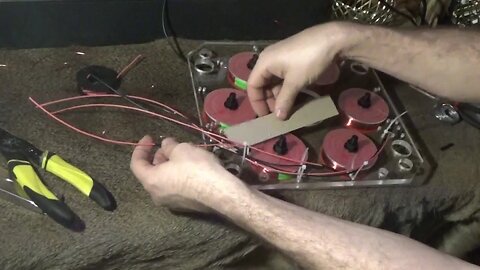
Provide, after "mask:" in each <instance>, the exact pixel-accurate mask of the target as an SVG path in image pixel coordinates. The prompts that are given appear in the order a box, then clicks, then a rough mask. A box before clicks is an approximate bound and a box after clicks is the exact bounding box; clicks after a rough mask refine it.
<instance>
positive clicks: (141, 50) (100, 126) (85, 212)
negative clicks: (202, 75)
mask: <svg viewBox="0 0 480 270" xmlns="http://www.w3.org/2000/svg"><path fill="white" fill-rule="evenodd" d="M198 44H199V43H198V42H190V41H183V43H182V46H184V48H186V49H185V50H186V51H188V49H189V48H193V47H194V46H196V45H198ZM75 51H82V52H85V53H86V54H85V55H77V54H75ZM137 54H144V55H145V56H146V57H147V59H146V60H145V61H144V62H143V63H142V64H141V65H140V66H138V67H137V68H135V69H134V70H132V71H131V72H130V73H129V74H128V75H127V77H126V78H125V80H124V82H123V84H122V88H123V89H126V90H127V91H128V92H129V93H131V94H137V95H142V96H146V97H151V98H154V99H157V100H160V101H163V102H165V103H167V104H172V105H175V106H176V107H178V108H180V109H182V110H183V111H186V112H189V113H191V114H193V113H194V112H195V110H194V100H193V96H192V92H191V91H192V90H191V86H190V78H189V76H188V68H187V66H186V64H184V63H182V62H181V61H180V60H178V59H177V58H176V57H175V55H174V54H173V52H172V51H171V49H170V48H169V47H168V46H167V43H166V42H165V41H156V42H152V43H148V44H140V45H127V46H108V47H95V48H75V47H71V48H57V49H32V50H3V51H0V64H6V65H7V66H6V67H0V82H1V83H2V84H1V89H0V93H1V96H0V97H1V99H0V104H1V108H2V112H1V117H0V122H1V124H2V126H3V127H4V128H6V129H8V130H9V131H11V132H12V133H14V134H17V135H18V136H21V137H23V138H25V139H27V140H29V141H30V142H32V143H33V144H35V145H37V146H38V147H40V148H42V149H45V150H47V149H48V150H51V151H55V152H56V153H58V154H60V155H61V156H63V157H64V158H65V159H67V160H69V161H70V162H72V163H73V164H75V165H77V166H78V167H80V168H82V169H84V170H85V171H87V172H88V173H89V174H91V175H92V176H93V177H95V178H96V179H97V180H98V181H100V182H102V183H104V184H105V185H106V186H107V187H108V188H109V189H110V190H111V191H112V193H113V194H114V195H115V197H116V199H117V201H118V209H117V210H116V211H115V212H113V213H109V212H105V211H103V210H102V209H101V208H99V207H97V206H96V205H95V204H94V203H93V202H91V201H90V200H89V199H88V198H85V197H84V196H83V195H81V194H80V193H79V192H77V191H76V190H75V189H74V188H72V187H71V186H69V185H68V184H66V183H63V182H62V181H58V179H56V178H55V177H52V176H50V175H45V174H44V176H45V179H46V181H47V183H48V184H49V185H50V187H51V189H52V190H53V191H54V192H56V193H57V194H61V195H64V196H65V198H66V202H67V204H69V205H70V206H71V208H72V209H73V210H74V211H75V212H76V213H77V214H78V215H79V216H80V217H81V218H82V219H83V220H84V221H85V223H86V226H87V227H86V230H85V232H83V233H72V232H70V231H68V230H66V229H64V228H62V227H61V226H59V225H56V224H55V223H54V222H52V221H51V220H49V218H48V217H46V216H42V215H38V214H36V213H31V212H29V211H27V210H25V209H23V208H20V207H17V206H14V205H12V204H10V203H8V202H4V201H1V200H0V207H2V209H3V210H2V215H1V220H0V231H1V232H2V234H1V235H2V237H3V239H2V241H1V244H0V265H2V268H3V269H99V268H101V269H152V268H157V269H199V268H215V267H216V266H218V265H221V264H223V263H226V262H229V261H231V260H233V259H235V258H238V257H241V256H242V255H243V254H245V253H248V252H249V251H250V250H251V249H252V248H253V247H254V246H255V245H256V244H257V242H256V241H255V240H252V239H251V237H250V236H249V235H248V234H246V233H244V232H242V231H241V230H240V229H238V228H236V227H234V226H232V225H230V224H229V223H228V222H226V221H224V220H223V219H221V218H219V217H214V216H213V217H203V218H190V217H186V216H179V215H173V214H172V213H170V212H169V211H168V210H166V209H164V208H161V207H154V205H153V204H152V202H151V200H150V198H149V197H148V195H147V194H146V192H144V191H143V188H142V187H141V185H140V184H139V183H138V182H137V181H136V180H135V178H134V177H133V175H132V174H131V172H130V170H129V160H130V154H131V147H128V146H115V145H110V144H105V143H101V142H98V141H96V140H94V139H91V138H87V137H84V136H82V135H79V134H77V133H74V132H73V131H71V130H68V129H66V128H64V127H62V126H61V125H59V124H58V123H56V122H54V121H52V120H50V119H49V118H48V117H47V116H46V115H45V114H43V113H42V112H40V111H39V110H37V109H35V108H34V106H33V105H32V104H31V103H30V102H29V101H28V97H29V96H32V97H34V98H35V99H36V100H38V101H40V102H44V101H49V100H53V99H58V98H62V97H70V96H73V95H77V94H78V92H77V90H76V84H75V72H76V71H77V70H78V69H79V68H81V67H83V66H85V65H87V64H99V65H105V66H108V67H112V68H115V69H117V70H118V69H120V68H121V67H123V66H124V65H126V64H127V63H128V62H129V61H130V60H131V59H133V58H134V57H135V56H136V55H137ZM401 88H402V87H401ZM403 88H405V87H403ZM398 94H399V96H400V97H401V99H402V100H403V101H404V103H405V106H406V108H407V109H408V110H409V112H410V113H409V114H410V116H411V117H412V119H413V121H414V123H415V126H416V127H417V128H418V129H419V131H420V135H421V137H422V138H423V139H424V140H425V141H426V143H427V146H428V148H429V149H430V152H431V153H432V154H433V156H434V158H435V160H436V162H438V165H439V166H438V168H437V170H436V172H435V174H434V176H433V178H432V179H431V180H430V181H429V183H427V184H426V185H424V186H421V187H395V188H392V187H387V188H362V189H347V190H318V191H289V192H282V195H283V197H284V198H285V199H286V200H288V201H291V202H294V203H296V204H299V205H302V206H305V207H307V208H309V209H312V210H315V211H319V212H322V213H326V214H329V215H332V216H335V217H339V218H344V219H347V220H352V221H355V222H359V223H364V224H369V225H372V226H377V227H381V226H383V225H384V223H385V219H386V216H387V215H392V214H393V215H395V217H396V219H397V220H398V223H399V224H401V228H399V229H398V231H400V232H403V233H405V234H408V233H409V229H410V228H411V226H413V225H415V224H417V223H419V222H420V221H421V219H422V218H423V216H424V213H425V212H428V211H432V210H435V211H437V210H438V211H442V210H445V209H447V210H448V211H449V213H451V214H452V215H454V214H456V215H457V216H456V218H457V219H458V220H461V219H463V218H466V217H468V216H469V215H471V214H472V213H473V212H475V211H476V210H478V204H476V203H473V202H474V201H475V198H478V195H479V194H478V190H479V189H478V178H479V174H480V169H479V163H478V160H477V157H478V156H479V155H480V144H479V143H478V138H479V135H480V132H479V131H478V130H475V129H474V128H472V127H470V126H468V125H466V124H463V123H461V124H458V125H456V126H453V127H452V126H448V125H445V124H442V123H439V122H437V121H436V120H435V119H433V117H432V116H431V115H430V114H429V112H430V111H431V106H432V103H431V101H430V100H428V99H427V98H426V97H424V96H422V95H421V94H419V93H416V92H414V91H412V90H409V89H399V91H398ZM72 104H73V103H72ZM75 104H77V103H75ZM62 117H63V118H64V119H66V120H67V121H69V122H71V123H74V124H75V125H76V126H79V127H81V128H83V129H86V130H89V131H92V132H94V133H98V134H102V133H104V134H105V136H108V137H110V138H116V139H121V140H130V141H136V140H138V139H139V138H141V136H143V135H144V134H146V133H149V134H151V135H153V136H154V137H155V138H158V137H159V136H167V135H168V136H175V137H178V138H179V140H191V139H192V138H193V137H192V135H191V134H189V133H188V132H186V131H185V130H184V129H182V128H179V127H175V126H172V125H169V124H165V123H163V124H161V126H158V125H156V124H155V123H154V121H153V120H150V119H148V118H146V117H144V116H141V115H138V114H131V113H126V112H123V111H119V110H113V109H99V110H83V111H79V112H71V113H65V114H62ZM450 142H452V143H454V144H455V146H454V147H452V148H450V149H449V150H447V151H440V147H441V146H443V145H445V144H447V143H450Z"/></svg>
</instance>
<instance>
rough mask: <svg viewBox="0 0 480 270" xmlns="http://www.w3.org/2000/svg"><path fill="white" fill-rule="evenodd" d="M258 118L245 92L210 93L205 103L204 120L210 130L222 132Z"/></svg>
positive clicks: (234, 90)
mask: <svg viewBox="0 0 480 270" xmlns="http://www.w3.org/2000/svg"><path fill="white" fill-rule="evenodd" d="M256 116H257V115H256V114H255V112H254V111H253V109H252V106H251V105H250V101H249V100H248V97H247V93H246V92H245V91H240V90H237V89H232V88H221V89H217V90H214V91H212V92H210V93H208V94H207V96H206V97H205V100H204V102H203V120H204V121H205V126H206V127H207V128H209V129H210V130H214V131H219V132H222V131H223V130H224V129H225V128H228V127H229V126H232V125H236V124H240V123H242V122H245V121H248V120H252V119H254V118H255V117H256Z"/></svg>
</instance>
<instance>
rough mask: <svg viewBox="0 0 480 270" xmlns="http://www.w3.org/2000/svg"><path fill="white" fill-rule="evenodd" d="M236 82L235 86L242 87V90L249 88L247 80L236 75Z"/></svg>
mask: <svg viewBox="0 0 480 270" xmlns="http://www.w3.org/2000/svg"><path fill="white" fill-rule="evenodd" d="M234 83H235V86H237V87H238V88H240V89H242V90H247V82H246V81H244V80H242V79H239V78H237V77H235V82H234Z"/></svg>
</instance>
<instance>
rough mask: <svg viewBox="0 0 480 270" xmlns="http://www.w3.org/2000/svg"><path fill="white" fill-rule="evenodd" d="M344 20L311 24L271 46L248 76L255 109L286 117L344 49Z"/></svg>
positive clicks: (249, 93)
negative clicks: (307, 27) (303, 91)
mask: <svg viewBox="0 0 480 270" xmlns="http://www.w3.org/2000/svg"><path fill="white" fill-rule="evenodd" d="M342 25H343V24H342V23H329V24H324V25H319V26H315V27H312V28H309V29H307V30H305V31H303V32H300V33H298V34H296V35H294V36H292V37H290V38H288V39H285V40H283V41H280V42H278V43H276V44H273V45H271V46H269V47H267V48H266V49H265V50H264V51H263V52H262V53H261V54H260V56H259V58H258V61H257V63H256V65H255V68H254V69H253V71H252V73H251V74H250V77H249V79H248V90H247V93H248V97H249V99H250V102H251V104H252V107H253V109H254V111H255V112H256V113H257V114H258V115H259V116H263V115H266V114H268V113H270V112H275V114H276V115H277V117H278V118H280V119H286V118H287V117H288V115H289V113H290V110H291V108H292V106H293V103H294V101H295V97H296V96H297V94H298V93H299V92H300V90H301V89H302V88H303V87H305V86H306V85H309V84H312V83H314V82H315V81H316V80H317V78H318V77H319V76H320V75H321V74H322V72H323V71H324V70H325V69H326V68H327V67H328V66H329V65H330V64H331V63H332V61H333V60H334V58H335V57H336V55H337V54H338V53H339V52H340V51H341V49H342V48H341V47H342V46H341V44H342V42H343V40H344V37H345V33H344V32H342V30H343V27H341V26H342Z"/></svg>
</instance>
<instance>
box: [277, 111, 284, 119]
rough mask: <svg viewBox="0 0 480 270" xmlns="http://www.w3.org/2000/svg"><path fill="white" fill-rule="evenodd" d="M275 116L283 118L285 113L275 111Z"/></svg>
mask: <svg viewBox="0 0 480 270" xmlns="http://www.w3.org/2000/svg"><path fill="white" fill-rule="evenodd" d="M275 115H276V116H277V117H278V118H281V119H283V118H285V113H284V112H283V111H282V110H281V109H276V112H275Z"/></svg>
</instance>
